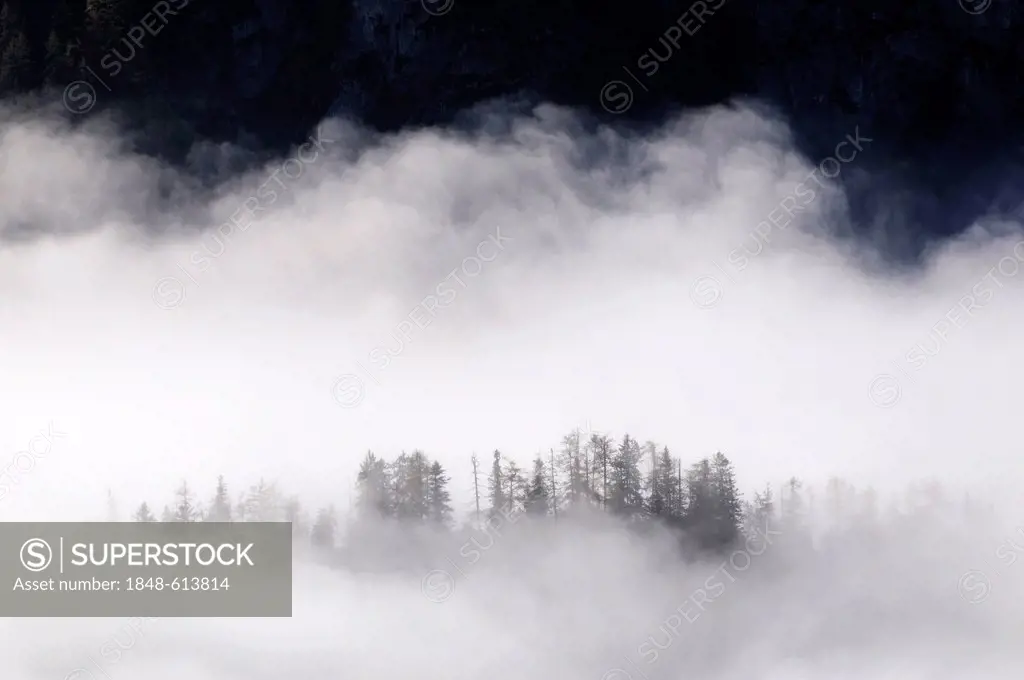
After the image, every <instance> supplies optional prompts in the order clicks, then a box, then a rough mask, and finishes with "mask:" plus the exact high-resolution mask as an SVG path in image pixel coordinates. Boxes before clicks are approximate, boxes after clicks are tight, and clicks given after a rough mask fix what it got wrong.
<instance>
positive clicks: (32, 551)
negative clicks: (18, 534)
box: [21, 538, 53, 572]
mask: <svg viewBox="0 0 1024 680" xmlns="http://www.w3.org/2000/svg"><path fill="white" fill-rule="evenodd" d="M52 561H53V550H52V549H51V548H50V544H49V543H47V542H46V541H44V540H43V539H41V538H30V539H28V540H27V541H25V543H24V545H22V546H21V565H22V566H23V567H25V568H26V569H28V570H29V571H33V572H39V571H43V570H44V569H46V568H47V567H49V566H50V562H52Z"/></svg>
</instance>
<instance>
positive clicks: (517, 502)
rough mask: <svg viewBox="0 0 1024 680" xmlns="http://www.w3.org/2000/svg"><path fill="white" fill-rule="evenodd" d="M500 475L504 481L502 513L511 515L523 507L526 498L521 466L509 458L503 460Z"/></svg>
mask: <svg viewBox="0 0 1024 680" xmlns="http://www.w3.org/2000/svg"><path fill="white" fill-rule="evenodd" d="M502 475H503V478H504V483H505V504H506V507H505V508H504V514H507V515H513V514H516V513H518V512H520V511H522V509H523V504H524V501H525V500H526V480H525V479H524V478H523V470H522V468H520V467H519V464H518V463H516V462H515V461H514V460H512V459H511V458H509V459H508V460H506V461H505V469H504V470H503V471H502Z"/></svg>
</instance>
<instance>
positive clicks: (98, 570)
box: [0, 522, 292, 617]
mask: <svg viewBox="0 0 1024 680" xmlns="http://www.w3.org/2000/svg"><path fill="white" fill-rule="evenodd" d="M291 615H292V528H291V524H290V523H289V522H0V616H11V617H34V616H57V617H74V616H129V617H131V616H136V617H138V616H149V617H177V616H195V617H248V616H259V617H290V616H291Z"/></svg>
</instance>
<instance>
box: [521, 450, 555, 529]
mask: <svg viewBox="0 0 1024 680" xmlns="http://www.w3.org/2000/svg"><path fill="white" fill-rule="evenodd" d="M545 467H546V466H545V465H544V460H543V459H542V458H541V457H540V456H537V457H536V458H534V460H533V475H532V477H531V478H530V483H529V487H528V488H527V491H526V500H525V503H524V505H525V508H524V509H525V511H526V513H527V514H529V515H533V516H535V517H541V516H544V515H547V514H548V512H549V510H550V494H549V493H548V478H547V470H546V469H545Z"/></svg>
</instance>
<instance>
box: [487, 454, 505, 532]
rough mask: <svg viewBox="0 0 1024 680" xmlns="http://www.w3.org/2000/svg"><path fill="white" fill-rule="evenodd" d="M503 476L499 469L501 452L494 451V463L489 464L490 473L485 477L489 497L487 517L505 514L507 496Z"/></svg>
mask: <svg viewBox="0 0 1024 680" xmlns="http://www.w3.org/2000/svg"><path fill="white" fill-rule="evenodd" d="M504 480H505V477H504V474H503V472H502V469H501V451H498V450H497V449H495V450H494V462H492V463H491V473H490V475H488V477H487V489H488V491H489V492H490V496H491V507H490V509H489V510H488V513H487V514H488V517H495V516H500V515H501V513H503V512H506V507H505V506H506V505H507V500H506V499H507V496H506V494H505V484H504Z"/></svg>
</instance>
